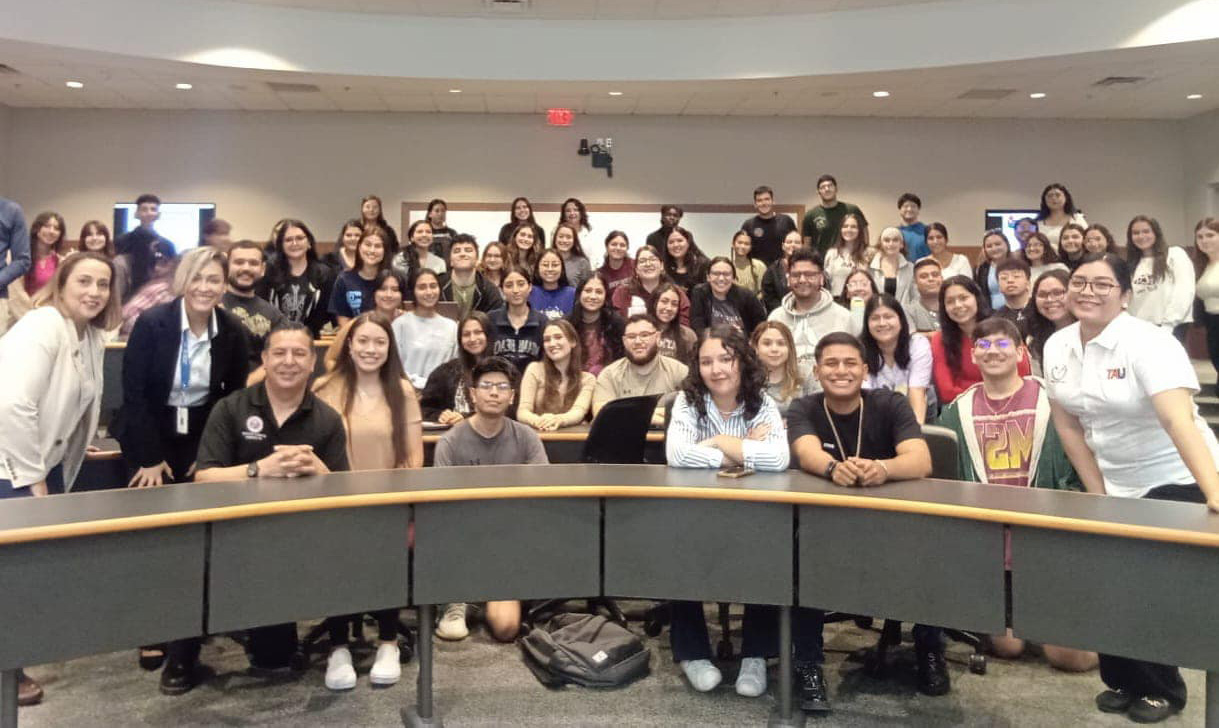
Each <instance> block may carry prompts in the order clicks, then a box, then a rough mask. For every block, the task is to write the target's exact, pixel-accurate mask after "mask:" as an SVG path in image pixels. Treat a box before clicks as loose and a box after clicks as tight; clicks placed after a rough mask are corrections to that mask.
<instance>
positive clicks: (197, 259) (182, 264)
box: [173, 247, 229, 296]
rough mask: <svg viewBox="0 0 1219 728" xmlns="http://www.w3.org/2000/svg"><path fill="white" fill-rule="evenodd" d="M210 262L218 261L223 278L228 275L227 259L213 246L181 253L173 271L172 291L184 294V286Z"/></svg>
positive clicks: (175, 293)
mask: <svg viewBox="0 0 1219 728" xmlns="http://www.w3.org/2000/svg"><path fill="white" fill-rule="evenodd" d="M212 263H219V264H220V270H221V272H222V273H223V275H224V277H225V280H226V281H227V280H228V275H229V259H228V258H227V257H226V256H225V254H224V253H221V252H220V251H219V250H216V249H215V248H208V247H204V248H195V249H194V250H191V251H188V252H186V253H184V254H183V255H182V258H181V259H179V261H178V269H177V270H175V271H174V284H173V293H174V295H175V296H182V295H185V294H186V287H187V286H188V285H190V282H191V281H193V280H195V276H197V275H199V274H200V273H202V272H203V269H204V268H206V267H208V266H209V265H211V264H212Z"/></svg>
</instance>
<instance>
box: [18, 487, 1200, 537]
mask: <svg viewBox="0 0 1219 728" xmlns="http://www.w3.org/2000/svg"><path fill="white" fill-rule="evenodd" d="M602 497H604V498H705V499H710V500H736V501H745V502H760V503H781V504H791V505H808V506H829V507H835V508H863V509H868V510H875V511H890V512H895V513H911V514H919V515H928V516H939V517H946V518H961V519H966V520H973V521H983V522H989V523H1002V524H1006V525H1011V526H1028V527H1033V528H1046V529H1053V530H1059V531H1071V532H1075V533H1088V534H1095V535H1100V536H1119V537H1122V538H1135V539H1141V540H1147V541H1160V542H1165V543H1175V544H1181V545H1188V546H1204V547H1211V548H1216V547H1219V534H1211V533H1198V532H1194V531H1180V530H1176V529H1171V528H1160V527H1155V526H1131V525H1127V524H1120V523H1107V522H1101V521H1089V520H1085V519H1078V518H1066V517H1062V516H1045V515H1039V514H1034V513H1021V512H1018V511H1003V510H996V509H991V508H980V507H976V506H962V505H951V504H945V503H927V502H923V501H913V500H897V499H889V498H874V497H867V496H858V495H850V494H837V493H794V492H790V491H762V490H757V491H751V490H722V489H717V488H707V487H687V486H651V485H595V484H581V485H546V486H505V487H494V488H449V489H444V490H416V491H395V492H389V493H365V494H360V495H341V496H323V497H319V498H303V499H297V500H282V501H274V502H270V503H254V504H247V505H237V506H223V507H219V508H204V509H200V510H192V511H180V512H174V513H159V514H154V515H147V516H130V517H125V518H110V519H104V520H98V521H82V522H77V523H68V524H53V525H48V526H34V527H29V528H16V529H10V530H7V531H3V532H0V545H6V544H16V543H26V542H30V541H47V540H54V539H63V538H77V537H81V536H94V535H100V534H108V533H118V532H122V531H137V530H145V529H150V528H165V527H170V526H185V525H191V524H197V523H210V522H215V521H228V520H235V519H239V518H256V517H262V516H273V515H282V514H289V513H305V512H309V511H320V510H328V509H335V508H362V507H369V506H387V505H407V504H414V503H443V502H448V501H461V500H491V499H501V498H602Z"/></svg>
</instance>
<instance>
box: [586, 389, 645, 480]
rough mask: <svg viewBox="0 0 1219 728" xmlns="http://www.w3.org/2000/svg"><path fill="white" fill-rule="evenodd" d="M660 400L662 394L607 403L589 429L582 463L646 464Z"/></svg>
mask: <svg viewBox="0 0 1219 728" xmlns="http://www.w3.org/2000/svg"><path fill="white" fill-rule="evenodd" d="M659 399H660V395H659V394H645V395H641V396H639V397H623V398H622V399H615V400H612V401H610V402H607V403H606V404H605V406H604V407H602V408H601V411H600V412H598V413H597V416H596V417H595V418H594V419H593V424H592V426H591V427H589V429H588V439H587V440H585V441H584V452H583V454H582V455H581V456H580V460H581V461H582V462H586V463H609V464H631V463H642V462H643V450H644V447H645V446H646V444H647V436H648V425H649V424H651V422H652V412H653V411H655V409H656V402H657V400H659Z"/></svg>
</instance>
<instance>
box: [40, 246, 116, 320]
mask: <svg viewBox="0 0 1219 728" xmlns="http://www.w3.org/2000/svg"><path fill="white" fill-rule="evenodd" d="M86 260H94V261H97V262H98V263H101V264H102V265H104V266H106V268H108V269H109V270H110V298H109V299H108V300H107V301H106V306H105V308H103V309H102V310H101V313H99V314H98V315H96V316H94V317H93V319H92V320H91V321H89V325H90V326H93V327H95V328H99V329H102V330H103V331H109V330H111V329H117V328H118V327H119V325H120V324H122V323H123V305H122V302H121V301H120V300H119V297H120V292H119V290H118V289H117V288H115V281H114V273H115V271H114V261H112V260H110V259H109V258H107V257H106V256H104V255H102V254H101V253H95V252H92V251H80V252H76V253H71V254H69V255H68V257H66V258H64V259H63V261H62V262H61V263H60V264H59V267H58V268H56V269H55V275H54V277H52V278H51V281H50V283H49V284H48V285H45V286H43V287H42V289H41V290H39V291H38V293H36V294H34V298H33V303H34V305H35V306H54V307H56V308H59V305H60V304H61V303H62V302H63V297H62V295H63V287H64V284H65V283H67V282H68V276H70V275H72V271H73V270H74V269H75V268H76V266H78V265H80V264H81V263H83V262H84V261H86ZM60 310H62V309H60Z"/></svg>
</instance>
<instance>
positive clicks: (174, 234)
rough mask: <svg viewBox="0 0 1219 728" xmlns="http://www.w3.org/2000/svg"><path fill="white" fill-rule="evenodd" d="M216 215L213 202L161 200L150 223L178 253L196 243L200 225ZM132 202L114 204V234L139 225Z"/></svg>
mask: <svg viewBox="0 0 1219 728" xmlns="http://www.w3.org/2000/svg"><path fill="white" fill-rule="evenodd" d="M215 217H216V203H214V202H162V203H161V219H159V220H157V221H156V223H155V224H154V225H153V228H155V229H156V231H157V234H158V235H160V236H161V237H163V238H168V239H169V241H170V242H171V243H173V244H174V247H175V248H177V251H178V253H179V254H181V253H182V252H184V251H187V250H190V249H191V248H194V247H196V246H198V245H199V239H200V238H201V237H203V226H204V225H206V224H207V223H208V222H209V221H210V220H212V219H213V218H215ZM139 225H140V221H139V220H138V219H137V218H136V216H135V203H134V202H118V203H115V205H114V235H115V237H118V236H119V235H122V234H123V233H128V232H131V231H132V230H134V229H136V228H137V227H139Z"/></svg>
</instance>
